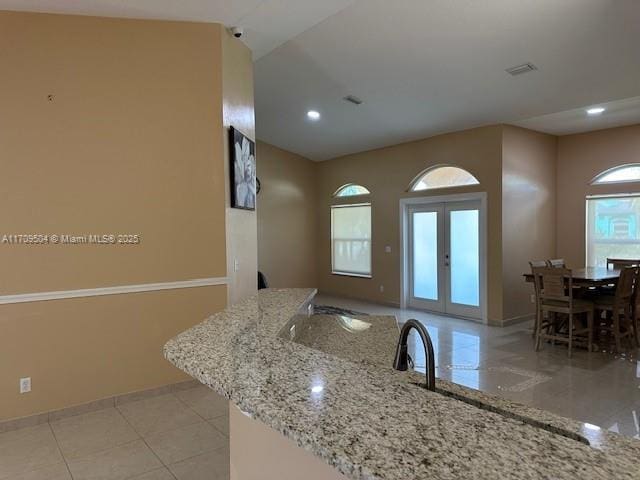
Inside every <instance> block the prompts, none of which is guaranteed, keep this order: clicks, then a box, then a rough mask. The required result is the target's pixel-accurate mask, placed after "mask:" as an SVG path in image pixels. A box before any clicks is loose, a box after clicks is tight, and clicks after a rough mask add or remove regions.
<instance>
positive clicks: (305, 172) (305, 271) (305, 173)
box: [257, 142, 318, 287]
mask: <svg viewBox="0 0 640 480" xmlns="http://www.w3.org/2000/svg"><path fill="white" fill-rule="evenodd" d="M257 152H258V153H257V155H258V177H259V178H260V182H261V184H262V190H261V191H260V195H259V196H258V238H259V239H260V241H259V242H258V264H259V268H260V271H261V272H263V273H264V274H265V275H266V277H267V279H268V281H269V286H271V287H315V286H316V280H317V278H316V265H317V261H316V258H317V241H318V234H317V228H316V227H317V225H316V194H317V171H318V165H317V164H316V163H314V162H312V161H311V160H308V159H306V158H304V157H301V156H299V155H296V154H294V153H291V152H287V151H286V150H282V149H280V148H277V147H274V146H272V145H269V144H268V143H264V142H258V147H257Z"/></svg>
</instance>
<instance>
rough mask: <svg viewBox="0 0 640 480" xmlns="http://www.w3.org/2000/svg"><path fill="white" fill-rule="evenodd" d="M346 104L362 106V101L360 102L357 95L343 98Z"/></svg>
mask: <svg viewBox="0 0 640 480" xmlns="http://www.w3.org/2000/svg"><path fill="white" fill-rule="evenodd" d="M343 100H344V101H345V102H349V103H353V104H354V105H362V100H360V99H359V98H358V97H356V96H355V95H347V96H346V97H344V98H343Z"/></svg>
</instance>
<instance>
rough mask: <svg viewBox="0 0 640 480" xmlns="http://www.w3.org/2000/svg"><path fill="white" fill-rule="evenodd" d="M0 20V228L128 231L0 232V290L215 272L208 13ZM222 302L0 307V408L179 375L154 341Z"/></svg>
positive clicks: (180, 295)
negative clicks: (36, 239)
mask: <svg viewBox="0 0 640 480" xmlns="http://www.w3.org/2000/svg"><path fill="white" fill-rule="evenodd" d="M0 31H1V32H2V41H3V45H4V47H5V48H2V49H0V64H1V65H2V75H0V87H1V88H0V104H1V105H2V112H3V113H2V115H0V145H2V166H3V168H2V175H1V176H0V183H1V186H0V195H1V202H0V209H2V212H1V218H2V231H3V233H56V234H60V233H69V234H85V233H98V234H101V233H132V234H139V235H141V238H142V242H141V244H140V245H137V246H122V245H114V246H97V245H79V246H78V245H76V246H72V245H44V246H25V245H7V244H3V245H0V264H2V267H3V272H4V275H2V277H1V279H0V291H1V293H2V294H10V293H31V292H38V291H50V290H65V289H81V288H96V287H105V286H114V285H128V284H140V283H153V282H166V281H176V280H186V279H195V278H203V277H223V276H225V275H226V255H225V236H226V233H225V180H226V177H225V175H224V168H225V162H224V159H223V154H222V151H223V147H222V146H223V145H224V142H225V141H226V137H223V124H222V82H223V80H222V68H221V65H222V47H221V33H222V31H223V29H222V27H221V26H220V25H215V24H197V23H178V22H157V21H136V20H122V19H102V18H92V17H80V16H59V15H39V14H23V13H9V12H0ZM225 55H226V54H225ZM233 55H235V53H232V54H231V56H232V57H233ZM245 57H246V55H245ZM242 62H243V64H245V65H246V58H245V59H244V60H242ZM233 63H234V62H233V60H229V59H226V58H225V65H233ZM245 72H246V67H245V70H242V71H241V72H240V73H239V74H240V75H243V74H244V73H245ZM48 95H53V101H48V99H47V96H48ZM247 98H249V97H247ZM247 103H249V100H247ZM249 133H252V132H249ZM225 301H226V287H224V286H219V287H206V288H198V289H183V290H175V291H162V292H155V293H144V294H130V295H114V296H107V297H100V298H85V299H75V300H55V301H47V302H37V303H24V304H20V305H3V306H0V332H2V333H1V334H0V352H2V353H0V391H2V395H0V420H1V419H6V418H12V417H17V416H22V415H27V414H30V413H35V412H40V411H46V410H51V409H55V408H61V407H64V406H68V405H72V404H77V403H82V402H86V401H89V400H94V399H97V398H100V397H104V396H111V395H115V394H120V393H126V392H129V391H133V390H141V389H145V388H149V387H153V386H158V385H161V384H166V383H171V382H175V381H177V380H180V379H184V378H185V377H184V375H182V374H180V373H178V371H177V370H175V369H173V367H170V366H169V365H168V364H167V363H166V361H165V360H164V359H163V358H162V353H161V349H162V345H163V344H164V342H165V341H166V340H168V339H169V338H171V337H172V336H173V335H174V334H175V333H176V332H178V331H180V330H183V329H185V328H187V327H188V326H189V325H192V324H194V323H197V322H199V321H200V320H201V319H202V318H203V317H204V316H205V315H206V314H207V313H209V312H213V311H216V310H219V309H221V308H222V307H224V305H225ZM21 376H31V377H32V381H33V391H32V392H31V393H28V394H24V395H19V394H18V378H19V377H21Z"/></svg>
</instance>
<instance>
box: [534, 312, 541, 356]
mask: <svg viewBox="0 0 640 480" xmlns="http://www.w3.org/2000/svg"><path fill="white" fill-rule="evenodd" d="M534 334H535V337H536V346H535V350H536V352H537V351H539V350H540V335H541V334H542V309H540V318H539V319H538V321H537V322H536V330H535V332H534Z"/></svg>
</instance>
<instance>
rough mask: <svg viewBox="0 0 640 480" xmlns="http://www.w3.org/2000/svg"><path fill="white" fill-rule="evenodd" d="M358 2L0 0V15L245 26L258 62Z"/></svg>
mask: <svg viewBox="0 0 640 480" xmlns="http://www.w3.org/2000/svg"><path fill="white" fill-rule="evenodd" d="M352 1H353V0H321V1H318V0H0V10H16V11H29V12H48V13H67V14H74V15H95V16H104V17H123V18H147V19H157V20H185V21H194V22H219V23H223V24H225V25H227V26H235V25H241V26H243V27H244V30H245V34H244V36H243V38H242V40H243V41H244V42H245V43H246V44H247V45H248V46H249V47H250V48H251V50H252V51H253V58H254V59H258V58H260V57H261V56H263V55H266V54H267V53H269V52H270V51H272V50H273V49H274V48H276V47H278V46H279V45H282V44H283V43H284V42H286V41H287V40H289V39H291V38H293V37H295V36H296V35H298V34H300V33H302V32H304V31H305V30H307V29H308V28H310V27H312V26H313V25H315V24H317V23H318V22H320V21H322V20H324V19H325V18H327V17H328V16H330V15H333V14H334V13H336V12H338V11H340V10H342V9H343V8H344V7H346V6H347V5H349V4H350V3H352Z"/></svg>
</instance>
